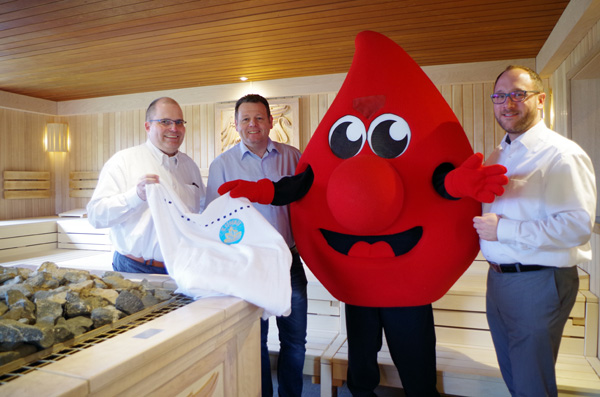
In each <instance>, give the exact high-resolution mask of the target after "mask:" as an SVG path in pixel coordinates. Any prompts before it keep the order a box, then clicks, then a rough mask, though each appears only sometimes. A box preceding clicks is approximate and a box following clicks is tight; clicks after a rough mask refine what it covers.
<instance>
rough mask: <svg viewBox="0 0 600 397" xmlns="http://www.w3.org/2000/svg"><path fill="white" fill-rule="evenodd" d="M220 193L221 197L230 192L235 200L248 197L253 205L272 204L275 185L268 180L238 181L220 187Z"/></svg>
mask: <svg viewBox="0 0 600 397" xmlns="http://www.w3.org/2000/svg"><path fill="white" fill-rule="evenodd" d="M218 192H219V194H221V195H223V194H225V193H227V192H229V195H230V196H231V197H233V198H237V197H246V198H247V199H248V200H250V201H252V202H253V203H259V204H271V202H272V201H273V197H274V196H275V185H274V184H273V182H271V181H270V180H269V179H266V178H265V179H261V180H259V181H257V182H250V181H244V180H242V179H236V180H234V181H229V182H225V183H224V184H222V185H221V186H219V190H218Z"/></svg>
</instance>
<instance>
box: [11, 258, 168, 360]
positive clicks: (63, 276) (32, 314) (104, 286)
mask: <svg viewBox="0 0 600 397" xmlns="http://www.w3.org/2000/svg"><path fill="white" fill-rule="evenodd" d="M171 297H172V291H170V290H167V289H161V288H157V287H155V286H152V285H150V284H149V283H148V282H147V281H146V280H144V281H142V282H141V283H137V282H133V281H131V280H127V279H125V278H124V277H123V275H121V274H120V273H118V272H106V273H104V274H103V275H102V276H97V275H94V274H91V273H90V272H88V271H86V270H77V269H68V268H61V267H58V266H57V265H56V264H54V263H53V262H45V263H43V264H42V265H40V267H39V268H38V269H36V270H31V269H27V268H22V267H2V266H0V365H4V364H6V363H8V362H11V361H13V360H16V359H18V358H21V357H25V356H27V355H30V354H32V353H35V352H37V351H39V350H43V349H47V348H49V347H51V346H53V345H54V344H56V343H61V342H65V341H68V340H70V339H72V338H74V337H77V336H79V335H81V334H83V333H86V332H88V331H90V330H92V329H95V328H99V327H102V326H104V325H107V324H112V323H114V322H115V321H117V320H119V319H121V318H123V317H126V316H127V315H131V314H133V313H136V312H139V311H140V310H143V309H145V308H148V307H150V306H154V305H156V304H158V303H160V302H163V301H165V300H168V299H170V298H171Z"/></svg>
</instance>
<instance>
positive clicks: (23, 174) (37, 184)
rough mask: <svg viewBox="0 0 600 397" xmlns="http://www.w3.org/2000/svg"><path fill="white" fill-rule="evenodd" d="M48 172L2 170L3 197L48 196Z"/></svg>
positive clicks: (50, 193) (49, 191) (50, 192)
mask: <svg viewBox="0 0 600 397" xmlns="http://www.w3.org/2000/svg"><path fill="white" fill-rule="evenodd" d="M52 195H53V193H52V190H51V189H50V172H47V171H4V198H5V199H7V200H10V199H32V198H50V197H52Z"/></svg>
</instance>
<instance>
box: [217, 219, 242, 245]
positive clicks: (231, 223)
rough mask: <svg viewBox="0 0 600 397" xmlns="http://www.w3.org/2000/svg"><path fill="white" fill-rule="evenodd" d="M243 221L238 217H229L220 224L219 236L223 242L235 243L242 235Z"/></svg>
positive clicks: (240, 239)
mask: <svg viewBox="0 0 600 397" xmlns="http://www.w3.org/2000/svg"><path fill="white" fill-rule="evenodd" d="M244 230H245V228H244V222H242V221H241V220H240V219H237V218H234V219H230V220H228V221H227V222H225V223H224V224H223V226H221V229H220V230H219V238H220V239H221V241H222V242H224V243H225V244H237V243H239V242H240V241H242V238H243V237H244Z"/></svg>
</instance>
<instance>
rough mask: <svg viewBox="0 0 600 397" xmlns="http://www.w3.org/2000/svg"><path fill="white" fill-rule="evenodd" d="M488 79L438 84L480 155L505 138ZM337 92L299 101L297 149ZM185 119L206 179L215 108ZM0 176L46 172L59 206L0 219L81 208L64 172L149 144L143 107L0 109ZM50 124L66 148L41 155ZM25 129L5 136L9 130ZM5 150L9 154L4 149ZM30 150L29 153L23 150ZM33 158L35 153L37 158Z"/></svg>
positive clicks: (188, 113)
mask: <svg viewBox="0 0 600 397" xmlns="http://www.w3.org/2000/svg"><path fill="white" fill-rule="evenodd" d="M491 85H492V83H491V82H479V83H465V84H443V85H440V86H438V89H440V92H441V93H442V95H443V96H444V98H445V99H446V100H447V101H448V103H449V104H450V106H451V108H452V109H453V110H454V112H455V113H456V115H457V118H458V119H459V120H460V121H462V123H463V126H464V129H465V131H466V132H467V136H468V138H469V141H470V142H471V143H472V144H474V146H475V148H476V150H477V151H483V152H484V154H485V155H488V154H489V152H491V150H492V149H493V147H494V146H495V142H497V141H498V139H499V137H501V136H502V134H501V132H502V131H501V130H500V132H499V133H497V132H496V125H495V124H496V123H495V121H494V118H493V114H492V109H491V106H490V105H489V104H488V103H487V102H488V101H487V100H486V99H487V98H488V95H489V94H490V93H491V90H492V87H491ZM335 96H336V93H335V92H330V93H320V94H311V95H304V96H301V97H299V107H300V118H299V122H300V129H299V131H300V132H299V133H300V137H299V144H300V148H301V150H304V149H305V148H306V145H307V144H308V141H309V140H310V137H311V136H312V134H313V133H314V131H315V130H316V128H317V126H318V125H319V122H320V121H321V120H322V119H323V116H324V115H325V113H326V112H327V109H329V106H330V105H331V103H332V102H333V100H334V99H335ZM182 109H183V112H184V117H185V119H186V120H187V122H188V123H187V124H186V137H185V139H184V143H183V145H182V148H181V149H182V151H183V152H185V153H187V154H188V155H189V156H190V157H192V159H193V160H194V161H195V162H196V163H197V164H198V165H199V167H200V168H201V170H202V172H203V174H204V175H207V172H208V167H209V165H210V163H211V161H212V160H213V159H214V158H215V157H216V156H217V155H218V150H219V148H218V147H216V146H217V145H216V142H217V139H218V137H216V136H215V133H216V132H215V130H214V129H215V104H214V103H203V104H194V105H185V106H182ZM0 115H1V116H2V117H1V118H0V147H1V148H2V149H1V152H0V153H1V154H2V157H1V159H0V171H2V170H4V169H8V168H7V167H9V168H12V169H14V170H19V171H23V170H25V171H26V170H48V171H51V172H52V175H53V178H54V180H55V181H56V184H55V186H56V188H57V190H56V203H55V202H54V200H53V199H52V200H51V199H48V200H46V201H47V202H44V201H41V200H40V201H39V202H38V203H35V204H32V203H14V202H15V201H18V200H12V201H13V203H6V202H5V200H1V199H0V220H1V219H14V218H22V217H33V216H43V215H55V214H57V213H60V212H64V211H68V210H72V209H77V208H84V207H85V205H86V204H87V201H88V200H89V199H88V198H85V197H70V196H69V173H70V172H81V171H100V170H101V169H102V166H103V164H104V163H105V162H106V161H107V160H108V159H109V158H110V156H112V155H113V154H114V153H116V152H117V151H119V150H121V149H124V148H127V147H130V146H133V145H138V144H140V143H142V142H145V140H146V132H145V129H144V118H145V109H135V110H127V111H125V110H124V111H116V112H111V113H101V114H83V115H74V116H63V117H50V116H42V115H36V114H33V113H27V112H20V111H13V110H5V109H0ZM47 121H59V122H65V123H67V124H68V125H69V137H70V151H69V152H68V153H62V154H58V153H46V152H44V149H43V146H42V138H43V131H44V128H45V123H46V122H47ZM13 130H18V131H23V133H20V134H10V133H8V131H13ZM8 148H10V150H9V149H8ZM26 148H28V149H26ZM34 153H35V154H34Z"/></svg>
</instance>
